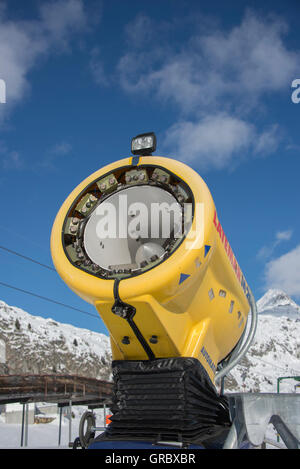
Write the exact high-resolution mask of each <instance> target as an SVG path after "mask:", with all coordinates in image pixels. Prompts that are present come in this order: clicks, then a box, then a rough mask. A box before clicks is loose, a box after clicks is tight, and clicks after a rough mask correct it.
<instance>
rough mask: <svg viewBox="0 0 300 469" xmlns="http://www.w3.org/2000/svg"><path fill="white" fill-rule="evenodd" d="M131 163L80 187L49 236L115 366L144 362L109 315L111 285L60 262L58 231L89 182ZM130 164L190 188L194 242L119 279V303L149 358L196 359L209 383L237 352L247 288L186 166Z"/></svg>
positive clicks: (123, 325)
mask: <svg viewBox="0 0 300 469" xmlns="http://www.w3.org/2000/svg"><path fill="white" fill-rule="evenodd" d="M132 163H133V159H132V158H125V159H123V160H120V161H117V162H114V163H112V164H110V165H108V166H106V167H104V168H102V169H100V170H99V171H97V172H95V173H94V174H92V175H91V176H89V177H88V178H87V179H85V180H84V181H83V182H82V183H81V184H79V186H78V187H77V188H76V189H75V190H74V191H73V192H72V193H71V195H70V196H69V197H68V198H67V200H66V201H65V202H64V204H63V205H62V207H61V209H60V210H59V213H58V215H57V217H56V220H55V223H54V226H53V230H52V235H51V251H52V256H53V262H54V265H55V267H56V269H57V272H58V273H59V275H60V276H61V278H62V279H63V280H64V282H65V283H66V284H67V285H68V286H69V287H70V288H71V289H72V290H73V291H74V292H75V293H76V294H77V295H79V296H80V297H81V298H83V299H84V300H86V301H87V302H89V303H92V304H94V305H95V307H96V308H97V310H98V312H99V314H100V316H101V318H102V320H103V321H104V323H105V325H106V327H107V329H108V331H109V334H110V338H111V346H112V354H113V359H115V360H147V358H148V357H147V355H146V353H145V350H144V348H143V347H142V346H141V344H140V342H139V341H138V339H137V338H136V337H135V335H134V333H133V331H132V329H131V328H130V325H129V324H128V323H127V322H126V321H125V320H124V319H123V318H121V317H119V316H117V315H115V314H113V313H112V306H113V304H114V301H115V298H114V292H113V288H114V280H113V279H105V278H99V277H97V276H96V275H94V274H93V273H89V272H86V271H84V270H82V269H79V268H78V267H76V266H75V265H74V264H73V263H72V262H71V261H70V259H69V258H68V256H67V255H66V251H65V249H64V246H63V242H62V232H63V229H64V224H65V220H66V218H67V216H68V213H69V210H70V207H71V206H72V204H74V200H75V199H76V198H78V196H79V194H80V193H82V191H84V189H85V188H86V187H87V186H88V185H89V184H91V182H93V181H95V180H97V179H99V178H101V177H102V176H104V175H106V174H109V173H114V171H116V170H117V169H118V168H120V167H123V166H130V165H132ZM136 164H137V166H145V165H151V166H153V165H154V166H157V167H160V168H166V169H167V170H168V171H170V172H172V173H173V174H175V175H177V176H178V177H180V178H181V180H182V181H184V182H185V183H186V184H187V185H188V186H189V188H190V190H191V191H192V194H193V197H194V207H195V213H194V218H193V224H192V228H191V230H192V231H193V232H195V236H194V238H191V239H185V240H184V241H183V242H182V243H181V244H180V245H179V247H178V248H177V249H176V250H175V251H174V252H173V253H172V254H171V255H170V257H169V258H167V259H166V260H165V261H164V262H162V263H160V264H158V265H157V266H156V267H154V268H152V269H150V270H147V271H145V272H144V273H142V274H141V275H137V276H134V277H129V278H124V279H122V280H121V281H120V284H119V295H120V298H121V299H122V301H124V302H125V303H128V304H130V305H132V306H134V307H135V308H136V314H135V317H134V320H135V323H136V325H137V327H138V328H139V330H140V331H141V333H142V335H143V337H144V339H145V340H146V341H147V342H148V344H149V346H150V347H151V349H152V350H153V353H154V354H155V357H156V358H164V357H180V356H183V357H194V358H197V359H198V360H199V361H200V362H201V364H202V365H203V366H204V368H205V369H206V371H207V373H208V374H209V376H210V378H211V380H212V381H213V380H214V375H215V372H216V368H217V365H218V363H219V362H220V361H221V360H223V359H224V358H225V357H226V356H227V355H228V354H229V353H230V352H231V351H232V350H233V348H234V347H235V346H236V344H237V343H238V341H239V339H240V338H241V335H242V333H243V331H244V328H245V325H246V321H247V316H248V313H249V309H250V308H249V302H248V299H247V295H248V287H247V284H246V281H245V279H244V276H243V274H242V272H241V269H240V267H239V266H238V263H237V261H236V259H235V256H234V254H233V252H232V249H231V247H230V245H229V243H228V240H227V238H226V236H225V234H224V231H223V229H222V226H221V224H220V222H219V217H218V215H217V212H216V208H215V205H214V202H213V199H212V196H211V194H210V192H209V189H208V187H207V185H206V184H205V182H204V181H203V179H202V178H201V177H200V176H199V175H198V174H197V173H196V172H195V171H194V170H192V169H191V168H189V167H188V166H187V165H185V164H183V163H181V162H179V161H176V160H173V159H169V158H164V157H156V156H155V157H152V156H151V157H140V158H139V159H138V162H135V165H136ZM133 167H134V166H133ZM79 208H80V207H79ZM196 215H199V217H198V218H199V220H200V225H199V222H197V219H198V218H197V216H196ZM197 223H198V225H197ZM124 336H127V337H128V338H129V339H130V340H129V341H130V343H129V344H123V343H122V340H123V338H124ZM152 336H156V337H157V341H156V343H151V341H150V339H151V337H152Z"/></svg>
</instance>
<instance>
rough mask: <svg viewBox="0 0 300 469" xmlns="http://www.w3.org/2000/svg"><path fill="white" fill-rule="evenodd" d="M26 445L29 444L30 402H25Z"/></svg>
mask: <svg viewBox="0 0 300 469" xmlns="http://www.w3.org/2000/svg"><path fill="white" fill-rule="evenodd" d="M24 446H25V447H27V446H28V404H25V445H24Z"/></svg>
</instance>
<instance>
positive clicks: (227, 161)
mask: <svg viewBox="0 0 300 469" xmlns="http://www.w3.org/2000/svg"><path fill="white" fill-rule="evenodd" d="M270 133H271V134H272V147H271V148H270V147H269V148H268V146H269V145H267V143H268V141H269V140H270V137H269V135H270ZM276 138H277V137H276V135H275V134H274V135H273V133H272V131H270V130H269V129H267V130H265V131H262V132H261V133H259V132H258V131H257V130H256V128H255V127H254V125H253V124H251V123H250V122H248V121H246V120H244V119H241V118H238V117H235V116H232V115H229V114H225V113H219V114H214V115H209V116H206V117H204V118H203V119H200V120H194V121H181V122H179V123H176V124H174V125H173V126H172V127H171V128H169V129H168V130H167V131H166V134H165V138H164V143H163V149H164V150H165V151H166V152H167V153H169V154H170V155H171V156H172V157H176V158H178V159H180V160H182V161H187V162H192V161H193V162H195V163H197V167H198V168H199V169H201V170H208V169H223V168H225V167H235V166H236V165H237V164H239V163H240V162H241V161H242V160H243V159H244V158H246V157H248V154H249V153H251V154H252V155H254V156H255V155H257V154H258V153H259V154H262V153H263V152H265V153H267V152H268V151H271V150H272V149H273V147H274V146H275V143H276V142H277V141H276ZM260 141H261V142H263V143H262V144H261V145H259V148H258V142H260ZM277 144H278V142H277Z"/></svg>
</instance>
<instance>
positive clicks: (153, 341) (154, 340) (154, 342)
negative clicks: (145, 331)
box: [149, 335, 158, 344]
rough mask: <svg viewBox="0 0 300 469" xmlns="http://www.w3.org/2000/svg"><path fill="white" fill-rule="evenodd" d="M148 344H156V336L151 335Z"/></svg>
mask: <svg viewBox="0 0 300 469" xmlns="http://www.w3.org/2000/svg"><path fill="white" fill-rule="evenodd" d="M149 342H150V343H151V344H157V342H158V338H157V335H153V336H152V337H151V338H150V339H149Z"/></svg>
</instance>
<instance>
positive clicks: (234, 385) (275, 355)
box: [226, 290, 300, 392]
mask: <svg viewBox="0 0 300 469" xmlns="http://www.w3.org/2000/svg"><path fill="white" fill-rule="evenodd" d="M257 308H258V312H259V314H258V325H257V332H256V335H255V338H254V341H253V344H252V346H251V347H250V349H249V351H248V353H247V355H246V357H244V358H243V359H242V361H241V362H240V363H239V364H238V365H237V366H236V367H235V368H234V369H233V370H232V372H231V373H230V376H229V377H228V378H227V379H226V384H227V386H226V390H229V391H234V392H236V391H245V392H249V391H252V392H276V390H277V378H279V377H282V376H300V307H299V306H298V305H297V304H296V303H295V302H294V301H293V300H292V299H291V298H290V297H289V296H288V295H287V294H286V293H284V292H283V291H281V290H268V291H267V293H266V294H265V295H264V296H263V297H262V298H261V299H260V300H259V301H258V302H257ZM296 384H297V382H296V381H295V380H285V381H282V382H281V384H280V390H281V391H282V392H295V390H296V391H297V390H298V389H297V388H296V389H295V387H294V386H295V385H296Z"/></svg>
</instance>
